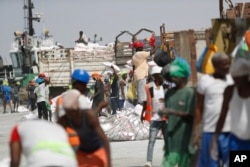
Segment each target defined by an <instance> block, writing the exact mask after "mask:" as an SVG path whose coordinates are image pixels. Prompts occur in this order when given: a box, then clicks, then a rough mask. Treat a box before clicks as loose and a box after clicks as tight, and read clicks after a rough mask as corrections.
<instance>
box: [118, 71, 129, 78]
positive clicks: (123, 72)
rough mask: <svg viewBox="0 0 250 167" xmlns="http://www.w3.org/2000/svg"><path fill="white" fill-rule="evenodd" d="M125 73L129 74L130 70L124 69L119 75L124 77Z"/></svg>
mask: <svg viewBox="0 0 250 167" xmlns="http://www.w3.org/2000/svg"><path fill="white" fill-rule="evenodd" d="M125 74H128V72H127V71H125V70H122V71H121V72H120V73H119V75H120V76H121V77H122V76H123V75H125Z"/></svg>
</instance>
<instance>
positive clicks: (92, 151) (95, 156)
mask: <svg viewBox="0 0 250 167" xmlns="http://www.w3.org/2000/svg"><path fill="white" fill-rule="evenodd" d="M89 79H90V75H89V73H88V72H87V71H86V70H84V69H75V70H74V71H73V73H72V75H71V82H72V90H70V91H73V90H74V89H75V91H76V90H78V91H79V92H80V93H81V95H74V94H72V95H70V92H69V91H68V92H66V93H65V94H64V95H62V97H61V98H59V100H58V101H57V107H56V108H57V112H58V116H59V119H58V123H59V124H61V125H62V126H63V127H64V128H65V129H67V128H71V129H73V130H74V131H76V133H77V135H78V137H79V140H80V143H79V146H78V149H77V150H76V156H77V160H78V164H79V166H81V165H82V164H85V165H87V166H88V165H90V166H91V165H96V166H100V167H111V159H110V146H109V142H108V139H107V137H106V135H105V133H104V131H103V130H102V128H101V126H100V123H99V121H98V117H97V116H96V115H97V113H98V112H99V111H101V109H102V108H103V107H106V106H107V103H106V102H101V103H100V104H99V105H98V106H97V108H96V109H95V111H93V109H92V107H91V104H90V103H89V100H88V99H87V97H86V96H85V94H86V91H87V84H88V82H89ZM76 96H77V97H76ZM73 99H76V100H74V102H72V104H69V103H70V101H72V100H73ZM60 108H61V109H60ZM69 138H70V134H69ZM72 146H73V145H72ZM97 163H98V164H97Z"/></svg>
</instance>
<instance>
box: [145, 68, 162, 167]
mask: <svg viewBox="0 0 250 167" xmlns="http://www.w3.org/2000/svg"><path fill="white" fill-rule="evenodd" d="M161 70H162V68H161V67H159V66H157V65H155V66H153V67H152V69H151V70H150V75H151V76H152V78H153V82H150V83H149V84H148V85H149V92H150V93H149V94H150V97H151V98H152V111H151V112H152V113H151V114H152V117H151V120H150V127H149V141H148V149H147V162H146V164H145V166H144V167H152V160H153V150H154V144H155V141H156V138H157V134H158V132H159V130H161V131H162V134H163V136H164V138H165V137H166V136H165V135H166V134H165V129H166V128H167V121H166V118H163V117H161V116H160V115H159V114H158V111H159V110H160V109H163V108H164V95H165V91H164V88H163V85H162V84H163V78H162V76H161ZM148 102H149V101H148ZM149 105H151V104H149ZM144 112H145V110H142V113H141V121H143V120H144V118H143V115H144ZM146 112H149V111H146Z"/></svg>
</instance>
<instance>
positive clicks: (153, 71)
mask: <svg viewBox="0 0 250 167" xmlns="http://www.w3.org/2000/svg"><path fill="white" fill-rule="evenodd" d="M161 71H162V67H159V66H157V65H156V66H153V67H152V68H151V70H150V75H153V74H160V73H161Z"/></svg>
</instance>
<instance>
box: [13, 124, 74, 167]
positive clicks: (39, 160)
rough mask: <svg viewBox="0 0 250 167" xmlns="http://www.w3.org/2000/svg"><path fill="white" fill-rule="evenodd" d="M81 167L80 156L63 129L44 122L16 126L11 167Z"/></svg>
mask: <svg viewBox="0 0 250 167" xmlns="http://www.w3.org/2000/svg"><path fill="white" fill-rule="evenodd" d="M22 153H23V154H24V156H25V158H26V165H25V166H26V167H38V166H44V167H45V166H58V167H59V166H60V167H77V166H78V164H77V160H76V155H75V153H74V151H73V149H72V148H71V146H70V144H69V141H68V135H67V133H66V131H65V130H64V129H63V127H62V126H60V125H58V124H55V123H51V122H48V121H44V120H28V121H22V122H19V123H18V124H17V125H15V126H14V128H13V129H12V132H11V136H10V155H11V164H10V166H11V167H19V165H20V162H21V155H22Z"/></svg>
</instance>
